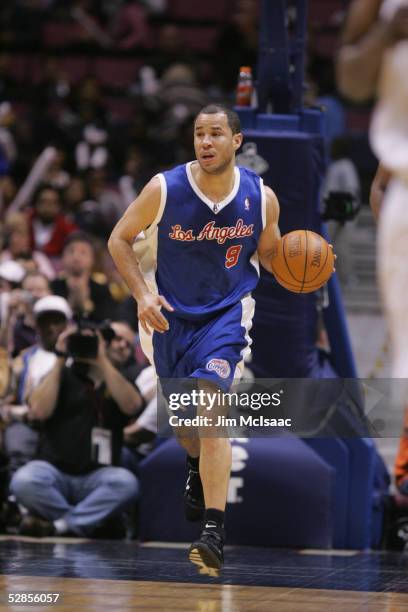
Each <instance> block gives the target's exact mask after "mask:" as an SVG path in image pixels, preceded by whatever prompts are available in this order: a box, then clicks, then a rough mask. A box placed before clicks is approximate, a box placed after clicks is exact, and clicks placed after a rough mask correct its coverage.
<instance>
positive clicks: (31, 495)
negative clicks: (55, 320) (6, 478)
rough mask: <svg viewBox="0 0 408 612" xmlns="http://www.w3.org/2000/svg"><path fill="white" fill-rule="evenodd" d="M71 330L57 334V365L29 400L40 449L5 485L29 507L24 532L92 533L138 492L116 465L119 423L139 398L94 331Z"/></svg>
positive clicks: (135, 408) (135, 483)
mask: <svg viewBox="0 0 408 612" xmlns="http://www.w3.org/2000/svg"><path fill="white" fill-rule="evenodd" d="M72 333H73V332H72V331H66V332H63V333H62V334H61V335H60V336H59V338H58V341H57V344H56V349H57V350H58V353H57V355H58V356H57V360H56V363H55V365H54V367H53V368H52V369H51V370H50V371H49V373H48V374H47V375H46V376H45V377H44V378H43V380H42V381H41V383H40V384H39V385H38V386H37V387H36V388H35V389H34V391H33V392H32V393H31V394H30V396H29V398H28V403H29V406H30V417H31V418H32V419H34V420H37V421H40V422H41V423H42V426H43V427H42V432H41V437H40V443H39V451H38V455H37V459H36V460H34V461H31V462H30V463H28V464H27V465H25V466H24V467H22V468H20V469H19V470H18V471H17V472H16V474H15V475H14V477H13V479H12V481H11V484H10V490H11V492H12V493H13V494H14V495H15V497H16V499H17V501H18V502H19V503H20V504H22V505H23V506H25V507H26V508H27V509H28V511H29V514H28V516H26V517H24V518H23V520H22V522H21V525H20V533H23V534H27V535H34V536H38V537H41V536H46V535H51V534H59V535H64V534H68V533H72V534H75V535H78V536H90V535H92V534H93V533H95V530H96V529H97V528H98V526H99V525H100V524H101V523H103V522H104V521H106V520H107V519H108V518H109V517H112V516H115V515H117V514H118V513H119V512H120V511H122V510H123V509H124V508H125V507H127V506H129V505H131V504H133V503H135V501H136V500H137V497H138V481H137V479H136V477H135V476H134V475H133V474H132V473H131V472H129V471H128V470H126V469H124V468H121V467H117V466H118V465H119V460H120V452H121V447H122V439H123V427H124V426H125V425H126V423H127V421H128V417H129V416H131V415H134V414H135V413H137V412H138V411H139V410H140V409H141V407H142V405H143V403H144V400H143V398H142V396H141V394H140V393H139V391H138V390H137V389H136V387H135V386H134V385H133V384H131V383H130V382H128V381H127V380H126V378H125V377H124V376H123V375H122V374H121V373H120V372H119V371H118V370H117V369H116V368H115V367H114V365H113V364H112V362H111V361H110V359H109V356H108V353H107V350H106V344H105V341H104V339H103V338H102V335H101V334H100V333H99V332H91V331H90V330H83V331H82V332H81V342H78V340H77V337H76V341H75V343H74V342H73V340H72ZM85 337H86V338H87V341H84V338H85ZM95 341H96V343H95ZM89 343H90V344H91V346H92V347H93V348H95V349H96V357H95V358H90V357H89V355H90V353H89V348H90V347H89V346H88V344H89ZM74 346H76V349H75V351H74V350H73V347H74ZM80 346H81V347H82V348H81V349H80V350H79V347H80ZM85 348H86V354H87V356H88V358H86V359H85V358H84V357H83V354H84V353H83V352H85ZM69 349H71V356H72V363H71V364H70V365H68V363H66V358H65V355H66V352H67V350H69Z"/></svg>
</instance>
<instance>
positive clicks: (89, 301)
mask: <svg viewBox="0 0 408 612" xmlns="http://www.w3.org/2000/svg"><path fill="white" fill-rule="evenodd" d="M94 263H95V248H94V244H93V242H92V240H91V238H89V236H87V235H86V234H84V233H82V232H76V233H74V234H72V235H71V236H70V237H69V238H68V239H67V242H66V244H65V246H64V250H63V253H62V271H61V274H60V276H59V278H58V279H56V280H54V281H53V282H52V283H51V288H52V290H53V292H54V293H55V294H56V295H61V296H62V297H64V298H66V299H67V300H68V302H69V303H70V305H71V308H72V310H73V311H74V314H75V315H77V316H78V317H87V318H89V319H91V320H93V321H103V320H104V319H115V318H116V303H115V301H114V299H113V297H112V295H111V293H110V291H109V287H108V284H107V282H106V279H103V275H101V274H98V275H97V276H96V275H94V276H92V271H93V268H94ZM96 278H97V279H98V281H97V280H95V279H96Z"/></svg>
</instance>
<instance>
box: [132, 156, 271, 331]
mask: <svg viewBox="0 0 408 612" xmlns="http://www.w3.org/2000/svg"><path fill="white" fill-rule="evenodd" d="M191 163H192V162H190V163H188V164H183V165H181V166H177V167H176V168H174V169H172V170H170V171H168V172H164V173H163V174H161V175H158V176H159V178H160V181H161V189H162V201H161V206H160V211H159V214H158V217H157V219H156V220H155V223H154V224H153V227H151V228H149V230H147V232H146V236H147V237H149V236H150V243H149V244H150V247H149V248H150V250H153V251H155V253H153V254H151V255H152V257H151V261H150V268H151V267H152V266H153V268H154V279H153V275H152V273H151V270H150V281H151V282H150V285H151V286H152V284H155V285H156V287H157V291H158V292H159V293H160V294H161V295H163V296H164V297H165V298H166V299H167V300H168V302H169V303H170V304H171V305H172V306H173V307H174V308H175V315H176V316H178V317H182V318H186V319H191V320H194V319H200V318H202V317H203V315H211V314H215V313H216V312H217V311H221V310H222V309H224V308H226V307H228V306H231V305H233V304H236V303H237V302H239V301H240V300H241V298H242V297H243V296H244V295H246V294H248V293H250V292H251V291H252V290H253V289H254V288H255V286H256V284H257V282H258V279H259V262H258V256H257V252H256V250H257V245H258V240H259V237H260V234H261V232H262V230H263V228H264V227H265V214H266V213H265V194H264V188H263V181H262V179H260V177H259V176H258V175H256V174H255V173H254V172H252V171H251V170H248V169H246V168H242V167H236V168H235V183H234V187H233V189H232V191H231V193H230V194H229V195H228V196H227V197H226V198H225V200H223V201H222V202H219V203H213V202H211V201H210V200H209V199H208V198H207V197H206V196H205V194H203V193H202V192H201V191H200V189H199V187H198V185H197V184H196V182H195V181H194V178H193V175H192V172H191ZM153 233H154V236H153ZM135 250H136V252H137V249H135ZM139 261H140V257H139ZM145 267H146V266H145ZM141 269H142V272H143V261H141ZM146 271H148V270H145V272H146ZM152 281H154V283H153V282H152Z"/></svg>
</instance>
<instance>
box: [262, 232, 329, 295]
mask: <svg viewBox="0 0 408 612" xmlns="http://www.w3.org/2000/svg"><path fill="white" fill-rule="evenodd" d="M334 261H335V256H334V253H333V249H332V247H331V246H330V245H329V244H328V243H327V241H326V240H325V239H324V238H323V237H322V236H320V235H319V234H316V233H315V232H311V231H310V230H294V231H293V232H289V233H288V234H285V235H284V236H282V238H281V239H280V240H279V242H278V243H277V245H276V250H275V252H274V254H273V255H272V261H271V266H272V270H273V273H274V275H275V278H276V280H277V281H278V283H279V284H280V285H282V287H285V289H288V290H289V291H293V292H294V293H311V292H312V291H316V290H317V289H320V287H322V286H323V285H325V284H326V283H327V281H328V280H329V278H330V276H331V275H332V273H333V269H334Z"/></svg>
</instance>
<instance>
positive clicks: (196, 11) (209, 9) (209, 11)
mask: <svg viewBox="0 0 408 612" xmlns="http://www.w3.org/2000/svg"><path fill="white" fill-rule="evenodd" d="M230 8H231V0H206V2H191V1H190V0H169V2H168V9H167V11H168V14H169V16H170V17H172V18H173V19H194V20H196V21H200V20H203V21H204V20H214V21H223V20H225V19H227V18H228V15H229V9H230Z"/></svg>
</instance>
